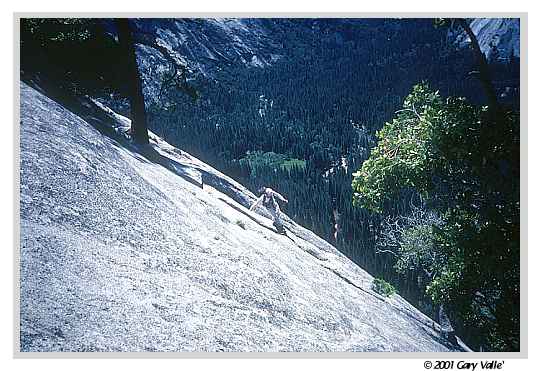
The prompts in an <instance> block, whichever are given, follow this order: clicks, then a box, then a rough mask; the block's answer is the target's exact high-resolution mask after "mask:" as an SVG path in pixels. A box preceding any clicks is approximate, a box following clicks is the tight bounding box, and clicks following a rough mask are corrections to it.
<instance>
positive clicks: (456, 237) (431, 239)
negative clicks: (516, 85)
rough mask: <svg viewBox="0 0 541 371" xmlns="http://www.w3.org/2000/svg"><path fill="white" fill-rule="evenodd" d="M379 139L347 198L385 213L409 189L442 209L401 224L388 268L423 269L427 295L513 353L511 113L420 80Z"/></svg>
mask: <svg viewBox="0 0 541 371" xmlns="http://www.w3.org/2000/svg"><path fill="white" fill-rule="evenodd" d="M377 137H378V139H379V142H378V144H377V146H376V147H375V148H374V149H373V150H372V152H371V155H370V158H369V159H368V160H367V161H365V162H364V163H363V165H362V167H361V169H360V170H359V171H358V172H356V173H355V174H354V179H353V182H352V187H353V190H354V195H353V198H354V204H355V205H357V206H361V207H364V208H366V209H369V210H372V211H375V212H382V211H384V210H385V205H386V203H389V202H391V201H392V200H393V199H395V198H396V197H398V195H399V194H400V192H401V191H402V190H403V189H405V188H406V189H407V188H409V189H413V190H415V191H416V192H419V193H420V194H422V195H424V198H425V199H427V200H428V202H429V205H430V207H431V208H432V209H433V210H434V211H435V212H438V213H441V215H442V217H441V223H440V224H432V225H430V224H423V223H417V224H414V225H406V226H405V227H404V228H402V230H401V231H400V234H399V238H398V239H395V240H396V241H397V243H396V244H395V246H394V247H392V248H393V251H394V254H395V256H396V264H395V268H396V269H397V270H398V271H399V272H401V273H404V272H406V271H408V270H411V269H414V270H423V271H425V272H426V273H427V276H428V277H429V280H428V285H427V287H426V292H427V294H428V295H429V296H430V298H431V299H432V301H433V302H434V303H438V304H439V303H442V304H445V305H447V306H449V307H450V308H451V309H452V311H453V313H452V314H453V315H454V317H455V318H456V319H458V320H460V321H461V322H463V325H464V326H465V327H467V326H472V327H477V328H478V329H479V331H478V333H479V334H481V333H482V334H484V336H485V338H484V340H485V341H486V339H490V340H489V342H488V343H485V344H484V345H485V347H488V348H490V349H492V350H508V351H509V350H517V349H518V347H519V343H518V329H519V311H518V308H517V305H516V304H517V302H518V298H519V264H518V257H519V214H520V212H519V189H520V187H519V178H520V177H519V162H518V161H519V147H520V146H519V125H518V116H517V115H515V114H513V113H512V112H511V111H502V112H501V114H500V116H499V117H498V118H497V119H495V120H492V119H490V117H489V116H488V115H487V113H486V109H485V108H478V107H474V106H471V105H469V104H468V103H467V102H466V101H465V99H463V98H447V99H443V98H442V97H441V96H440V95H439V94H438V92H434V91H431V90H430V89H429V88H428V86H427V85H426V84H421V85H416V86H415V87H414V88H413V91H412V93H411V94H410V95H408V97H407V98H406V99H405V101H404V105H403V109H402V110H400V111H398V112H396V115H395V118H394V119H393V120H392V121H391V122H388V123H386V124H385V125H384V126H383V128H382V130H380V131H379V132H378V133H377ZM384 242H385V239H384ZM380 248H385V247H380ZM477 340H479V339H477Z"/></svg>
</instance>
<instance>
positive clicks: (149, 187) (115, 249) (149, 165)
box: [20, 83, 467, 352]
mask: <svg viewBox="0 0 541 371" xmlns="http://www.w3.org/2000/svg"><path fill="white" fill-rule="evenodd" d="M20 89H21V117H20V242H21V243H20V277H21V279H20V350H21V351H24V352H42V351H76V352H81V351H107V352H109V351H121V352H124V351H128V352H135V351H160V352H169V351H181V352H186V351H191V352H194V351H197V352H199V351H203V352H220V351H226V352H278V351H288V352H375V351H393V352H440V351H457V350H459V351H460V350H467V348H466V347H464V346H462V347H461V348H460V349H456V348H453V347H452V346H451V345H450V344H448V343H446V341H445V340H443V339H442V338H441V336H440V334H439V330H440V328H439V326H438V325H437V324H435V323H434V322H432V321H431V320H430V319H429V318H428V317H426V316H425V315H423V314H422V313H420V312H419V311H417V310H416V309H415V308H414V307H413V306H411V305H410V304H409V303H407V302H406V301H405V300H404V299H402V298H401V297H400V296H399V295H393V296H392V297H389V298H385V297H382V296H380V295H378V294H376V293H375V292H373V291H372V290H371V289H370V287H371V282H372V279H373V278H372V277H371V276H370V275H369V274H368V273H366V272H365V271H364V270H362V269H361V268H359V267H358V266H356V265H355V264H354V263H352V262H351V261H350V260H348V259H347V258H346V257H345V256H343V255H342V254H341V253H339V252H338V251H337V250H336V249H335V248H334V247H333V246H331V245H330V244H328V243H327V242H325V241H323V240H322V239H320V238H319V237H317V236H316V235H315V234H313V233H312V232H310V231H308V230H306V229H304V228H302V227H301V226H299V225H296V224H295V223H293V222H292V221H291V220H289V219H288V218H285V219H286V222H285V225H286V229H287V230H286V235H281V234H278V233H276V232H275V230H274V228H273V226H272V223H271V221H270V220H269V219H268V218H266V217H265V216H264V215H261V214H263V213H261V214H256V213H254V212H250V211H249V210H248V209H247V208H246V206H248V205H249V204H250V202H251V201H253V200H254V195H253V194H251V193H250V192H249V191H248V190H246V189H245V188H244V187H243V186H242V185H240V184H238V183H235V182H234V181H233V180H232V179H230V178H228V177H227V176H225V175H223V174H221V173H219V172H217V171H216V170H214V169H212V168H211V167H209V166H208V165H206V164H204V163H202V162H201V161H199V160H197V159H195V158H193V157H192V156H190V155H189V154H187V153H185V152H183V151H180V150H178V149H176V148H174V147H172V146H170V145H169V144H167V143H166V142H164V141H163V140H162V139H160V138H158V137H157V136H155V135H151V144H150V145H148V146H141V147H136V146H134V145H132V144H130V142H129V140H128V139H127V138H126V136H125V134H123V133H124V131H125V129H126V128H127V125H129V121H128V120H127V119H126V118H123V117H122V116H119V115H116V114H115V113H114V112H112V111H110V110H108V109H107V108H106V107H104V106H102V105H100V104H99V103H96V102H92V101H91V100H88V102H87V103H86V108H87V109H88V112H89V113H88V115H87V116H84V115H80V114H77V115H76V114H74V113H73V112H72V111H70V110H68V109H66V108H64V107H63V106H62V105H60V104H58V103H56V102H54V101H52V100H51V99H49V98H47V97H46V96H45V95H43V94H42V93H40V92H38V91H37V90H34V89H33V88H31V87H29V86H28V85H25V84H24V83H23V84H21V86H20ZM92 110H94V111H92ZM100 111H101V113H100V115H97V113H98V112H100ZM92 112H94V113H95V114H93V113H92ZM83 117H85V118H84V119H83ZM90 117H93V120H90V119H89V118H90ZM96 117H98V118H96ZM100 117H101V118H100ZM89 122H92V124H90V123H89ZM100 125H101V126H102V127H100ZM104 128H105V129H107V130H105V129H104ZM104 133H108V134H104Z"/></svg>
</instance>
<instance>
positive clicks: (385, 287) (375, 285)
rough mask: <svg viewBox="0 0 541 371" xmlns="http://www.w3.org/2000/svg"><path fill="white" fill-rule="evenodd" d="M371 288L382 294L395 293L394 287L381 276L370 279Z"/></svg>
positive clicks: (389, 294)
mask: <svg viewBox="0 0 541 371" xmlns="http://www.w3.org/2000/svg"><path fill="white" fill-rule="evenodd" d="M372 290H374V291H375V292H377V293H378V294H380V295H383V296H387V297H389V296H391V295H393V294H395V293H396V289H395V288H394V286H393V285H391V284H390V283H389V282H387V281H385V280H384V279H383V278H374V280H373V281H372Z"/></svg>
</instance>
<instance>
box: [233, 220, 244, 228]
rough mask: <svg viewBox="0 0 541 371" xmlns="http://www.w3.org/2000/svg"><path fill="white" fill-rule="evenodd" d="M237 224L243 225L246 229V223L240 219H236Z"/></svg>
mask: <svg viewBox="0 0 541 371" xmlns="http://www.w3.org/2000/svg"><path fill="white" fill-rule="evenodd" d="M235 224H236V225H238V226H239V227H241V228H242V229H246V224H244V222H243V221H242V220H240V219H237V220H235Z"/></svg>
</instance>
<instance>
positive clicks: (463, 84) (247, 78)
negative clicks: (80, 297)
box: [21, 19, 519, 347]
mask: <svg viewBox="0 0 541 371" xmlns="http://www.w3.org/2000/svg"><path fill="white" fill-rule="evenodd" d="M268 22H269V24H272V25H271V26H270V28H271V29H272V27H275V28H276V30H277V32H280V40H281V43H282V45H283V47H284V49H283V50H282V54H283V56H282V57H281V58H280V59H278V60H277V61H275V62H274V64H272V65H270V66H266V67H264V68H258V67H248V66H246V65H238V64H230V65H224V66H222V67H220V69H219V72H217V74H216V76H214V77H213V78H206V77H204V76H202V75H198V76H196V78H195V80H193V81H192V84H193V85H194V86H195V88H196V90H197V92H198V94H197V96H198V98H197V99H195V100H194V99H193V97H189V96H187V95H186V94H183V93H180V94H176V93H174V92H173V93H172V94H171V96H170V97H173V101H172V102H171V101H169V102H165V101H163V102H160V103H159V104H152V105H150V106H149V107H148V109H147V115H148V121H149V128H150V129H151V130H152V131H154V132H156V133H157V134H158V135H160V136H162V137H164V138H165V139H166V140H167V141H168V142H170V143H171V144H173V145H175V146H177V147H179V148H181V149H183V150H185V151H187V152H189V153H191V154H193V155H195V156H197V157H199V158H201V159H202V160H204V161H206V162H207V163H209V164H211V165H212V166H214V167H216V168H217V169H218V170H220V171H222V172H224V173H225V174H228V175H230V176H232V177H233V178H235V179H236V180H238V181H239V182H240V183H242V184H244V185H246V186H247V187H249V188H250V189H251V190H252V191H253V192H257V189H258V188H259V187H260V186H263V185H264V186H269V187H272V188H273V189H276V190H278V191H279V192H280V193H281V194H283V195H284V196H285V197H286V198H287V199H288V200H289V203H288V204H287V205H284V207H283V209H284V212H285V213H287V214H288V215H289V216H290V217H292V218H293V219H294V220H295V221H297V222H298V223H300V224H301V225H304V226H305V227H307V228H309V229H311V230H313V231H314V232H315V233H317V234H318V235H320V236H321V237H323V238H325V239H326V240H328V241H329V242H331V243H333V244H334V245H335V246H336V247H337V248H338V249H339V250H340V251H342V252H343V253H344V254H345V255H347V256H348V257H350V258H351V259H352V260H353V261H355V262H356V263H357V264H359V265H360V266H361V267H363V268H364V269H366V270H367V271H368V272H369V273H371V274H372V275H374V276H377V277H381V278H383V279H385V280H386V281H389V282H391V283H392V284H393V285H394V286H395V287H396V288H397V289H398V292H399V293H400V294H401V295H402V296H403V297H405V298H406V299H407V300H409V301H410V302H411V303H412V304H414V305H416V306H418V307H419V308H420V309H422V310H423V311H424V312H425V313H427V314H428V315H431V316H433V317H435V316H436V310H435V308H433V306H432V301H431V300H430V298H429V297H428V296H427V294H426V293H425V286H426V285H425V284H424V283H423V282H421V281H420V280H419V277H418V275H417V274H416V272H414V271H413V270H412V271H409V272H406V273H405V274H402V275H401V274H398V273H397V271H396V268H395V264H396V263H397V261H396V258H395V257H394V256H392V255H390V254H380V253H378V252H377V248H376V247H377V246H378V243H379V241H380V240H381V239H382V238H383V234H382V232H384V225H382V221H383V220H384V219H385V218H387V217H391V218H392V217H397V216H399V215H408V214H409V213H410V212H411V210H412V209H415V208H416V207H421V206H422V203H423V202H422V200H421V198H420V196H419V194H417V193H416V192H415V191H413V190H411V189H410V190H407V189H406V190H401V194H400V195H399V197H398V198H397V199H394V200H393V201H388V202H386V203H385V204H384V205H383V209H384V213H383V214H381V215H380V214H375V213H372V212H371V211H369V210H367V209H365V208H358V207H354V206H353V204H352V199H353V194H352V186H351V185H352V179H353V177H352V174H353V173H354V172H355V171H357V170H358V169H359V168H360V167H361V165H362V164H363V162H364V161H365V160H366V159H367V158H368V157H369V155H370V151H371V149H372V148H374V147H375V146H376V144H377V140H376V137H375V133H376V131H377V130H380V129H381V128H382V126H383V125H384V123H385V122H388V121H390V120H391V118H392V117H393V116H394V115H395V112H396V111H398V110H400V109H401V108H402V104H403V101H404V98H405V97H406V96H407V95H408V94H409V93H410V92H411V90H412V87H413V86H414V85H416V84H418V83H420V82H422V81H425V82H427V83H428V84H429V86H430V87H431V88H434V89H437V90H439V92H440V93H441V95H442V96H443V97H446V96H450V95H454V96H464V97H466V98H467V99H468V101H469V102H471V103H473V104H477V105H480V104H484V103H485V102H486V98H485V96H484V94H483V90H482V88H481V84H480V83H479V81H478V79H477V78H476V76H475V74H472V73H471V72H472V71H474V70H475V69H476V67H475V61H474V57H473V55H472V53H471V51H470V50H469V49H459V48H457V46H456V45H455V44H454V39H453V38H452V37H450V34H449V31H448V29H447V28H445V27H439V28H438V27H435V26H434V22H433V20H431V19H369V20H363V19H359V20H347V22H342V20H340V19H334V20H331V19H330V20H320V21H319V22H318V25H317V26H318V27H317V28H313V27H312V26H311V25H310V21H309V20H302V19H299V20H286V19H284V20H280V19H278V20H269V21H268ZM272 22H274V23H272ZM83 23H84V22H83ZM297 25H298V26H297ZM75 26H76V29H77V30H79V31H78V32H76V33H75V36H73V34H71V33H68V34H67V36H66V37H65V40H58V39H55V40H53V41H51V40H50V39H49V40H47V42H46V44H47V45H45V46H44V45H43V43H44V42H43V41H41V40H36V39H35V38H33V36H32V35H33V34H32V32H31V31H30V30H31V27H29V28H28V27H27V28H24V27H23V28H24V29H23V30H22V31H24V30H26V31H25V32H22V39H21V40H22V48H21V64H22V67H23V70H24V74H23V77H25V78H30V76H35V74H32V72H35V71H39V72H40V74H41V75H40V76H41V77H42V78H43V77H44V76H45V74H44V73H43V72H44V71H43V69H46V70H47V71H45V72H48V75H49V76H50V77H49V78H51V79H53V80H58V81H59V82H60V83H62V84H63V85H65V86H66V88H68V89H71V90H73V91H74V92H75V93H78V92H80V91H85V90H86V91H90V92H91V93H92V94H94V95H95V96H99V97H101V98H102V99H104V100H106V101H107V100H109V102H110V103H111V104H113V105H116V108H115V109H117V110H119V112H120V113H122V114H126V115H129V111H128V110H126V109H125V106H123V105H122V104H118V101H112V100H110V94H111V93H114V94H117V93H120V94H121V95H122V93H123V91H125V88H124V86H123V85H124V83H123V78H125V76H124V75H123V74H125V72H124V71H123V70H122V68H121V67H120V66H119V65H118V64H116V63H110V61H112V60H115V58H118V50H117V48H115V46H114V42H112V41H111V39H110V38H109V37H107V32H109V31H107V32H106V31H105V30H103V29H100V28H99V27H94V25H93V26H92V27H90V33H89V34H87V33H86V32H85V31H84V30H85V29H86V28H85V25H84V24H81V23H79V22H75ZM201 27H204V24H203V23H201ZM61 28H62V27H61ZM328 30H331V31H332V32H327V31H328ZM322 35H324V36H322ZM329 35H331V36H329ZM24 45H26V46H24ZM36 50H38V51H40V53H35V51H36ZM44 51H45V52H44ZM51 51H52V53H49V52H51ZM139 57H140V58H141V55H139ZM198 62H201V63H205V61H198ZM74 66H77V67H74ZM490 68H491V72H492V76H493V78H494V80H495V85H496V87H497V90H498V93H501V92H504V91H505V92H506V98H505V102H506V103H508V104H510V105H511V106H512V107H518V103H519V97H518V94H516V93H514V92H515V91H516V88H517V87H518V84H519V63H518V60H516V59H513V58H512V59H511V60H510V61H507V62H506V63H501V64H492V65H491V66H490ZM103 71H105V72H103ZM123 76H124V77H123ZM383 224H384V223H383ZM458 330H459V335H461V336H462V337H463V338H464V339H465V340H466V342H467V343H468V344H471V345H473V346H476V347H478V346H481V345H484V343H483V340H482V339H481V340H480V339H479V336H478V334H474V333H473V334H472V333H469V332H468V329H460V328H459V329H458Z"/></svg>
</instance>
